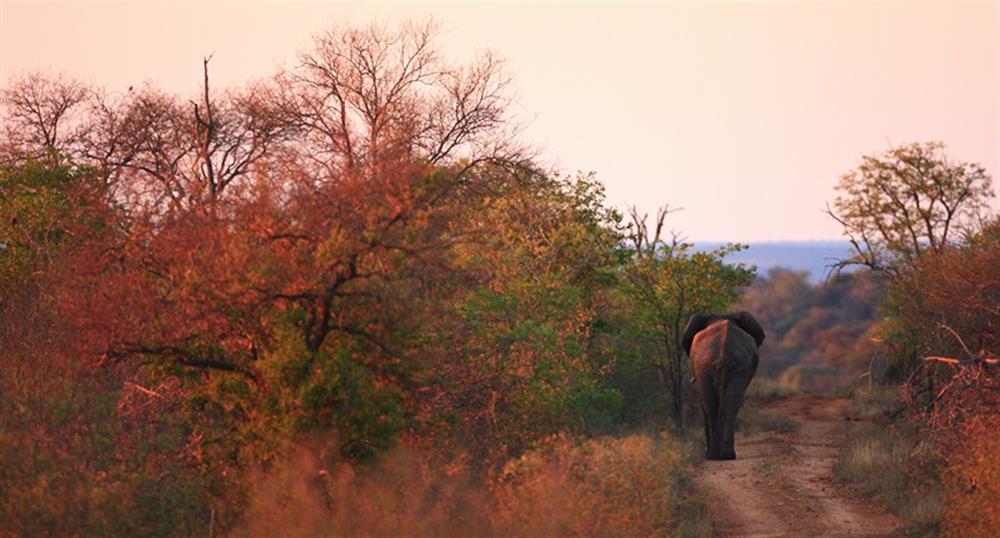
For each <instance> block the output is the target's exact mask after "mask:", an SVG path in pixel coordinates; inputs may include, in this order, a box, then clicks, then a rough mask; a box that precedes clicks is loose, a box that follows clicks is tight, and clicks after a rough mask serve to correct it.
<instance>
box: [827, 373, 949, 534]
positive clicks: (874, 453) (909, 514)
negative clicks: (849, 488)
mask: <svg viewBox="0 0 1000 538" xmlns="http://www.w3.org/2000/svg"><path fill="white" fill-rule="evenodd" d="M890 394H892V393H891V392H886V391H882V390H878V391H873V392H871V393H863V394H861V395H859V396H858V397H857V398H856V400H855V403H854V406H853V407H852V409H853V411H854V412H855V413H856V414H858V415H859V416H865V417H881V416H884V415H885V412H886V410H887V409H892V408H893V407H894V406H895V405H896V400H895V399H894V398H892V397H891V396H890ZM913 448H914V432H913V431H912V429H911V428H908V427H906V426H905V425H902V424H876V423H872V422H867V421H866V422H855V423H853V424H851V425H850V426H849V428H848V437H847V446H846V450H845V451H844V452H843V453H842V454H841V455H840V457H839V458H838V460H837V462H836V463H835V464H834V468H833V471H834V474H835V475H836V476H837V478H838V479H840V480H842V481H844V482H848V483H851V484H854V485H855V486H857V487H858V488H859V489H860V490H861V491H862V492H863V493H865V494H866V495H868V496H871V497H875V498H877V499H879V500H880V501H881V502H882V503H883V504H884V505H885V507H886V508H887V509H888V510H889V511H890V512H892V513H893V514H896V515H897V516H899V517H901V518H902V519H903V520H904V521H905V522H906V526H907V531H906V534H907V535H913V536H929V535H934V534H936V533H937V531H938V528H939V525H940V522H941V518H942V516H943V509H944V507H943V504H942V501H941V491H940V486H939V485H938V484H937V482H936V476H934V475H933V472H934V471H933V466H930V465H928V466H924V465H918V464H917V463H916V462H915V461H914V459H913Z"/></svg>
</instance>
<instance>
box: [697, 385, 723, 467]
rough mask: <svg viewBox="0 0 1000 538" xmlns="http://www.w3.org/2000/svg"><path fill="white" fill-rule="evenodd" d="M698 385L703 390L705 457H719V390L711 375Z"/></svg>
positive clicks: (711, 458)
mask: <svg viewBox="0 0 1000 538" xmlns="http://www.w3.org/2000/svg"><path fill="white" fill-rule="evenodd" d="M699 384H700V386H699V387H698V388H699V389H700V392H701V412H702V417H703V419H704V421H705V457H706V458H707V459H710V460H715V459H719V458H718V455H719V439H720V438H719V435H718V431H719V420H718V417H719V396H720V394H719V391H718V390H717V389H716V386H715V382H714V380H712V379H711V376H704V377H703V378H702V379H701V381H700V383H699Z"/></svg>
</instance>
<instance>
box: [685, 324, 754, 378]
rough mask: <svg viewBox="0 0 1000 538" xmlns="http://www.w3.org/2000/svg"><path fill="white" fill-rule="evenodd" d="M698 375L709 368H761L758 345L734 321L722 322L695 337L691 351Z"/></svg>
mask: <svg viewBox="0 0 1000 538" xmlns="http://www.w3.org/2000/svg"><path fill="white" fill-rule="evenodd" d="M689 355H690V357H691V368H692V370H694V371H695V372H698V371H699V370H703V369H705V368H709V369H712V370H714V369H716V368H722V369H724V370H728V371H734V370H743V369H746V368H750V369H756V367H757V361H758V359H757V342H756V341H755V340H754V338H753V336H750V334H748V333H747V332H746V331H744V330H743V329H741V328H740V326H739V325H737V324H736V323H735V322H734V321H732V320H729V319H720V320H717V321H715V322H713V323H712V324H710V325H708V326H707V327H705V328H704V329H703V330H701V331H700V332H698V334H696V335H695V337H694V341H693V343H692V345H691V350H690V352H689Z"/></svg>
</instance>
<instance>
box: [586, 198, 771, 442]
mask: <svg viewBox="0 0 1000 538" xmlns="http://www.w3.org/2000/svg"><path fill="white" fill-rule="evenodd" d="M663 215H664V216H665V213H663ZM743 248H745V247H744V246H742V245H737V244H730V245H725V246H722V247H720V248H718V249H716V250H712V251H696V250H694V245H692V244H690V243H683V242H673V243H666V242H662V241H660V240H659V239H648V238H646V237H645V228H644V223H641V225H640V224H637V225H636V228H634V229H633V232H632V246H631V247H630V248H627V249H625V253H624V254H625V256H624V260H625V261H624V264H623V266H622V268H621V270H620V274H621V278H620V285H619V287H618V289H617V290H615V291H614V293H613V296H612V298H611V299H610V302H611V303H612V304H613V305H615V307H616V308H620V309H621V310H620V311H618V312H609V313H608V315H607V316H606V318H605V322H606V325H607V326H608V327H607V330H606V332H607V333H608V342H607V343H606V344H605V351H606V353H607V355H605V360H606V362H605V369H606V370H607V374H606V376H607V380H608V381H607V382H608V384H609V386H611V387H613V388H615V389H617V390H619V391H620V392H621V393H622V394H623V396H624V400H623V405H624V411H623V412H624V413H625V416H626V417H628V420H630V421H637V422H645V421H649V420H653V421H656V422H660V421H662V420H664V419H665V418H666V417H667V416H669V414H672V415H673V419H674V423H675V424H678V423H679V422H680V421H681V418H682V402H683V399H684V392H685V391H686V390H689V389H687V388H685V384H684V381H683V380H684V379H686V374H685V372H686V368H685V367H686V364H685V362H684V361H683V350H682V349H681V348H680V337H681V334H682V332H683V330H684V327H685V325H686V323H687V321H688V319H689V318H690V317H691V316H692V315H694V314H696V313H699V312H723V311H726V310H727V309H729V308H730V307H731V306H732V305H733V304H734V303H735V302H736V301H737V300H738V298H739V289H740V287H741V286H746V285H749V284H750V283H751V282H752V281H753V278H754V274H755V271H756V269H755V268H754V267H747V266H744V265H743V264H732V263H728V262H726V260H725V259H726V257H727V256H728V255H730V254H732V253H734V252H738V251H740V250H742V249H743ZM671 412H672V413H671Z"/></svg>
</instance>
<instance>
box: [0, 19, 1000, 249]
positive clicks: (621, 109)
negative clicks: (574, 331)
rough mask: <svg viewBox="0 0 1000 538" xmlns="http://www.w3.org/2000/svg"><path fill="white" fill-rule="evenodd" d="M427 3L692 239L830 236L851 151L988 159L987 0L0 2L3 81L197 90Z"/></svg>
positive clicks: (548, 154) (557, 133) (644, 205)
mask: <svg viewBox="0 0 1000 538" xmlns="http://www.w3.org/2000/svg"><path fill="white" fill-rule="evenodd" d="M428 16H432V17H434V18H435V19H437V20H438V22H439V23H440V26H441V28H442V31H443V35H442V36H441V40H440V43H441V48H442V50H443V51H444V53H445V55H446V56H447V57H448V58H450V59H452V60H455V61H463V60H467V59H471V58H472V57H473V55H474V54H475V52H476V51H477V50H482V49H490V50H492V51H494V52H496V53H498V54H499V55H500V56H502V57H504V58H505V59H506V61H507V67H508V70H509V72H510V73H511V74H512V75H513V76H514V77H515V82H516V85H515V88H516V96H517V107H516V113H517V115H518V116H519V117H520V118H521V119H522V120H524V121H526V122H527V123H528V126H527V128H526V130H525V133H524V136H525V140H526V141H528V142H530V143H532V144H534V145H536V146H537V147H539V148H540V149H541V150H542V154H543V156H544V158H545V160H546V162H548V163H549V164H552V165H554V166H557V167H558V168H560V169H562V170H564V171H566V172H574V171H576V170H584V171H589V170H592V171H595V172H597V174H598V177H599V178H600V179H601V180H602V181H603V182H604V183H605V184H606V185H607V188H608V194H609V198H610V200H611V201H612V202H613V203H615V204H616V205H618V206H620V207H625V206H626V205H630V204H636V205H638V206H639V208H640V209H644V210H647V211H650V212H653V211H655V208H656V207H657V206H658V205H661V204H665V203H669V204H670V205H671V206H672V207H684V208H685V209H684V211H682V212H679V213H677V214H675V215H673V218H672V226H673V227H674V228H676V229H677V230H679V231H681V232H683V233H684V234H685V235H686V236H687V237H689V238H691V239H699V240H741V241H755V240H777V239H825V238H836V237H839V235H840V231H839V229H838V227H837V225H836V224H835V223H833V222H831V221H830V220H829V219H827V218H826V217H825V216H824V215H823V214H822V208H823V207H824V204H825V203H826V202H827V201H829V200H832V198H833V196H834V192H833V186H834V184H835V183H836V180H837V177H838V176H839V175H840V174H841V173H842V172H844V171H846V170H848V169H850V168H851V167H852V166H854V165H855V164H856V163H857V162H858V157H859V156H860V154H861V153H864V152H872V151H881V150H884V149H886V148H888V147H889V145H890V144H901V143H906V142H910V141H926V140H941V141H944V142H945V143H947V144H948V146H949V148H950V154H951V155H952V156H953V157H954V158H956V159H961V160H972V161H978V162H981V163H983V164H984V165H985V166H986V167H987V169H988V170H989V171H990V173H991V175H992V176H993V177H994V178H997V172H998V171H1000V7H998V3H997V2H984V3H978V4H956V3H953V2H948V3H940V4H934V3H916V2H913V3H905V2H898V3H887V2H880V3H857V2H852V3H822V4H818V3H801V4H789V3H766V4H763V3H762V4H724V3H713V4H666V5H647V4H630V5H620V4H586V5H577V4H558V5H544V6H535V5H525V4H507V5H491V4H485V5H484V4H475V5H471V4H461V5H459V4H441V5H438V4H419V5H414V4H407V5H400V4H378V5H352V4H328V3H305V4H286V3H276V2H275V3H238V2H213V3H205V2H201V3H195V2H175V3H159V2H135V3H127V4H126V3H111V2H108V3H82V2H78V3H18V2H10V1H8V0H0V80H3V81H6V80H7V79H9V78H10V77H12V76H16V75H17V74H18V73H21V72H23V71H25V70H44V71H63V72H66V73H69V74H72V75H74V76H77V77H79V78H81V79H83V80H85V81H88V82H91V83H95V84H98V85H101V86H105V87H107V88H109V89H112V90H123V89H125V88H127V87H128V86H129V85H134V84H139V83H142V82H143V81H149V82H152V83H154V84H157V85H159V86H161V87H164V88H166V89H168V90H170V91H173V92H176V93H180V94H190V93H193V92H194V91H196V90H197V88H198V84H199V77H200V76H201V71H200V70H201V63H200V62H201V58H202V56H204V55H207V54H209V53H212V52H214V53H215V57H214V59H213V61H212V64H211V70H212V77H213V80H214V81H215V83H216V84H219V85H226V84H239V83H242V82H243V81H246V80H248V79H251V78H255V77H260V76H266V75H269V74H271V73H272V72H273V71H274V70H275V69H276V67H278V66H280V65H285V64H290V63H292V62H294V61H295V57H296V54H297V53H298V52H299V51H301V50H303V49H305V48H307V47H308V46H309V44H310V36H311V35H312V34H314V33H315V32H317V31H319V30H321V29H323V28H325V27H327V26H329V25H331V24H335V23H337V24H339V23H355V24H364V23H367V22H369V21H380V22H382V23H386V24H389V25H391V24H393V23H394V22H398V21H400V20H404V19H407V18H417V19H423V18H426V17H428Z"/></svg>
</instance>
